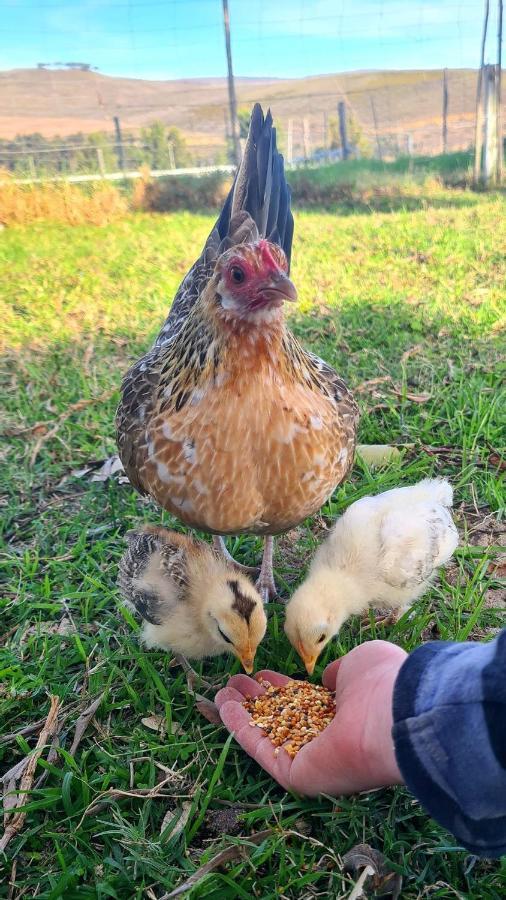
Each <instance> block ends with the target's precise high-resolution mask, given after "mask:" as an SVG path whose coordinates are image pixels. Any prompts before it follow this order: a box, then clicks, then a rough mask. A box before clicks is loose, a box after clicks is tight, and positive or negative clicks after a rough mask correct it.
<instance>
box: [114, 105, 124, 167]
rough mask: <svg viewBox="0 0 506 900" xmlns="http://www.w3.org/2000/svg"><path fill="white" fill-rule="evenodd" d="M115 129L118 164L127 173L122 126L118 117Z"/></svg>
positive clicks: (116, 117)
mask: <svg viewBox="0 0 506 900" xmlns="http://www.w3.org/2000/svg"><path fill="white" fill-rule="evenodd" d="M114 129H115V131H116V152H117V154H118V164H119V167H120V169H121V171H122V172H124V171H125V151H124V149H123V136H122V134H121V125H120V122H119V118H118V116H114Z"/></svg>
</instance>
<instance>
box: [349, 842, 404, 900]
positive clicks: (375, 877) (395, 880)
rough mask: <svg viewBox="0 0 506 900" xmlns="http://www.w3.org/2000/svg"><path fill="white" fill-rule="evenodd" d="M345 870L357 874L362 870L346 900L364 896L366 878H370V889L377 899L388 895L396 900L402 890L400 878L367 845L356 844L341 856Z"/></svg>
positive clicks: (375, 851) (383, 858) (377, 852)
mask: <svg viewBox="0 0 506 900" xmlns="http://www.w3.org/2000/svg"><path fill="white" fill-rule="evenodd" d="M343 864H344V868H345V869H349V870H351V871H354V872H358V871H360V870H361V869H363V871H362V873H361V875H360V878H359V879H358V881H357V883H356V884H355V887H354V888H353V891H352V892H351V894H350V896H349V898H348V900H358V898H359V897H362V896H363V895H364V886H365V882H366V881H367V879H368V878H371V885H370V886H371V888H372V889H373V891H374V893H375V895H376V896H377V897H384V896H385V895H387V894H389V895H391V897H392V900H397V898H398V897H399V896H400V893H401V888H402V876H401V875H398V874H397V872H392V871H391V870H390V869H389V868H388V863H387V861H386V859H385V857H384V856H383V854H382V853H380V852H379V850H374V848H373V847H370V846H369V844H356V845H355V847H352V848H351V850H349V851H348V853H345V854H344V856H343Z"/></svg>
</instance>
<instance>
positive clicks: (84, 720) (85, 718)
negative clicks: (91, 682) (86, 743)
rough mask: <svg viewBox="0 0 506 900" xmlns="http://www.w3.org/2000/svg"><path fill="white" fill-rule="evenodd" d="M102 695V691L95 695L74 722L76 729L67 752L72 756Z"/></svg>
mask: <svg viewBox="0 0 506 900" xmlns="http://www.w3.org/2000/svg"><path fill="white" fill-rule="evenodd" d="M103 696H104V694H103V693H102V694H100V695H99V696H98V697H96V698H95V700H94V701H93V703H91V704H90V705H89V706H88V707H87V709H85V710H84V711H83V712H82V713H81V715H80V716H79V718H78V720H77V722H76V730H75V731H74V739H73V741H72V746H71V748H70V750H69V753H70V755H71V756H74V754H75V752H76V750H77V748H78V747H79V744H80V743H81V741H82V739H83V735H84V732H85V731H86V729H87V727H88V725H89V724H90V722H91V720H92V718H93V716H94V715H95V713H96V711H97V709H98V707H99V706H100V704H101V702H102V697H103Z"/></svg>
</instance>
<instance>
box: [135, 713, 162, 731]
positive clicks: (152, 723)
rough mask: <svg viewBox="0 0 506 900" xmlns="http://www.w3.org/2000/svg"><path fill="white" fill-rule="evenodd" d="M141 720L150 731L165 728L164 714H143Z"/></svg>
mask: <svg viewBox="0 0 506 900" xmlns="http://www.w3.org/2000/svg"><path fill="white" fill-rule="evenodd" d="M141 722H142V724H143V725H144V727H145V728H149V730H150V731H163V730H164V728H165V716H145V717H144V719H141Z"/></svg>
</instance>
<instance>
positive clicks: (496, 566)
mask: <svg viewBox="0 0 506 900" xmlns="http://www.w3.org/2000/svg"><path fill="white" fill-rule="evenodd" d="M490 572H491V573H492V574H493V575H495V576H496V578H506V556H499V557H498V558H497V559H493V560H492V562H491V563H490Z"/></svg>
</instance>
